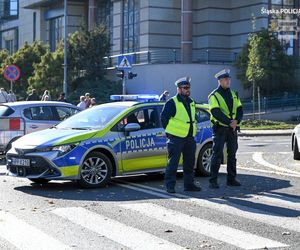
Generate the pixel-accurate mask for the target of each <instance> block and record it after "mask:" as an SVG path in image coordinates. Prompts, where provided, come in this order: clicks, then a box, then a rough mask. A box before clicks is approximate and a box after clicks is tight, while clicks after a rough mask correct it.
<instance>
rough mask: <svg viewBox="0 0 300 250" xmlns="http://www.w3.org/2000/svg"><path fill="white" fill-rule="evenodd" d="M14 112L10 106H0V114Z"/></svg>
mask: <svg viewBox="0 0 300 250" xmlns="http://www.w3.org/2000/svg"><path fill="white" fill-rule="evenodd" d="M14 112H15V111H14V110H13V109H12V108H10V107H7V106H5V105H1V106H0V116H10V115H11V114H13V113H14Z"/></svg>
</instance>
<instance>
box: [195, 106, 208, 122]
mask: <svg viewBox="0 0 300 250" xmlns="http://www.w3.org/2000/svg"><path fill="white" fill-rule="evenodd" d="M209 120H210V114H209V113H208V112H207V111H204V110H203V109H198V108H197V109H196V121H197V123H201V122H206V121H209Z"/></svg>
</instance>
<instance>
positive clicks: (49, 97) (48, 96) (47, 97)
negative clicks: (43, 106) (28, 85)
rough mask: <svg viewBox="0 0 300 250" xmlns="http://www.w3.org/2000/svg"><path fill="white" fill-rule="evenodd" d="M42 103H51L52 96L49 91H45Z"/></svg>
mask: <svg viewBox="0 0 300 250" xmlns="http://www.w3.org/2000/svg"><path fill="white" fill-rule="evenodd" d="M41 101H51V95H50V91H49V90H45V91H44V94H43V96H42V99H41Z"/></svg>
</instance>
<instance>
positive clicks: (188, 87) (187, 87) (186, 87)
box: [180, 86, 191, 90]
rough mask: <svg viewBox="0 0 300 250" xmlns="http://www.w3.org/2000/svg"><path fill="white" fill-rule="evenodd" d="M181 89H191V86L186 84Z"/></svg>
mask: <svg viewBox="0 0 300 250" xmlns="http://www.w3.org/2000/svg"><path fill="white" fill-rule="evenodd" d="M180 88H181V89H185V90H188V89H190V88H191V87H190V86H185V87H180Z"/></svg>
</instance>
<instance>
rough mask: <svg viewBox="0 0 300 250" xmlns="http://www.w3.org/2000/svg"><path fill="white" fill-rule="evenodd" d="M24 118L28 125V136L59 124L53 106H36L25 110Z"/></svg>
mask: <svg viewBox="0 0 300 250" xmlns="http://www.w3.org/2000/svg"><path fill="white" fill-rule="evenodd" d="M23 116H24V119H25V123H26V128H25V129H26V134H28V133H31V132H35V131H39V130H43V129H47V128H50V127H51V126H53V125H54V124H56V123H57V121H55V120H54V115H53V111H52V108H51V106H34V107H29V108H25V109H24V110H23Z"/></svg>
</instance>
